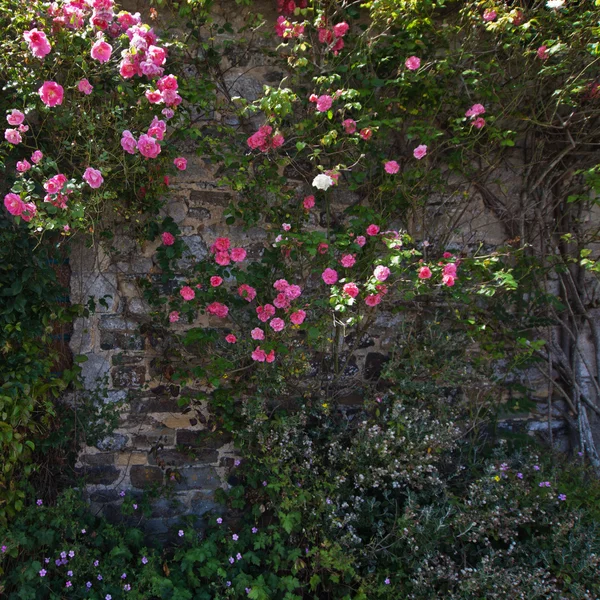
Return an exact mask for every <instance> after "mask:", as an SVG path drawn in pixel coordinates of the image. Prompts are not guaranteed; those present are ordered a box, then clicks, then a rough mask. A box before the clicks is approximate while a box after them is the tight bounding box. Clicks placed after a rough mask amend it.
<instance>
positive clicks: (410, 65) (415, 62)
mask: <svg viewBox="0 0 600 600" xmlns="http://www.w3.org/2000/svg"><path fill="white" fill-rule="evenodd" d="M404 65H405V66H406V68H407V69H408V70H409V71H416V70H417V69H418V68H419V67H420V66H421V59H420V58H419V57H418V56H410V57H409V58H407V59H406V61H405V62H404Z"/></svg>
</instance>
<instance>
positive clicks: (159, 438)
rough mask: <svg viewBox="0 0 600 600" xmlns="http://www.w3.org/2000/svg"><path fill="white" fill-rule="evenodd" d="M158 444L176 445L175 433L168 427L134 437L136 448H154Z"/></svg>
mask: <svg viewBox="0 0 600 600" xmlns="http://www.w3.org/2000/svg"><path fill="white" fill-rule="evenodd" d="M157 444H162V445H163V446H173V445H175V431H174V430H173V429H167V428H166V427H158V428H156V429H153V430H152V431H148V432H145V433H140V434H138V435H134V436H133V446H134V447H135V448H144V447H152V446H156V445H157Z"/></svg>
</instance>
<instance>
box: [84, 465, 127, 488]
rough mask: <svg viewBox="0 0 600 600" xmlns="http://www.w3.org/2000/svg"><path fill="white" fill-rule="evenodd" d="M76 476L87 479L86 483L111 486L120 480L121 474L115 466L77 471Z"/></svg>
mask: <svg viewBox="0 0 600 600" xmlns="http://www.w3.org/2000/svg"><path fill="white" fill-rule="evenodd" d="M75 474H76V475H77V477H82V478H83V479H85V481H86V483H95V484H100V485H110V484H111V483H114V482H115V481H116V480H117V479H118V478H119V476H120V475H121V472H120V471H119V470H118V469H117V468H116V467H114V466H99V467H82V468H80V469H75Z"/></svg>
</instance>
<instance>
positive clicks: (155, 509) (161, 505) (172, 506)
mask: <svg viewBox="0 0 600 600" xmlns="http://www.w3.org/2000/svg"><path fill="white" fill-rule="evenodd" d="M185 512H186V507H185V505H184V504H183V503H182V502H181V501H180V500H179V499H177V498H159V499H158V500H156V502H153V503H152V513H151V515H150V517H152V518H161V519H168V518H173V517H176V516H178V515H183V514H184V513H185Z"/></svg>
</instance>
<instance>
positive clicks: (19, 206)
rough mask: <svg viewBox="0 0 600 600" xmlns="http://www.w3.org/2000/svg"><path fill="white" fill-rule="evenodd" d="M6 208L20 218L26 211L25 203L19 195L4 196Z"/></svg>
mask: <svg viewBox="0 0 600 600" xmlns="http://www.w3.org/2000/svg"><path fill="white" fill-rule="evenodd" d="M4 206H5V208H6V210H7V211H8V212H9V213H10V214H11V215H13V216H15V217H18V216H20V215H21V214H22V213H23V211H24V210H25V202H23V200H21V197H20V196H19V195H18V194H13V193H12V192H11V193H10V194H6V196H4Z"/></svg>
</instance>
